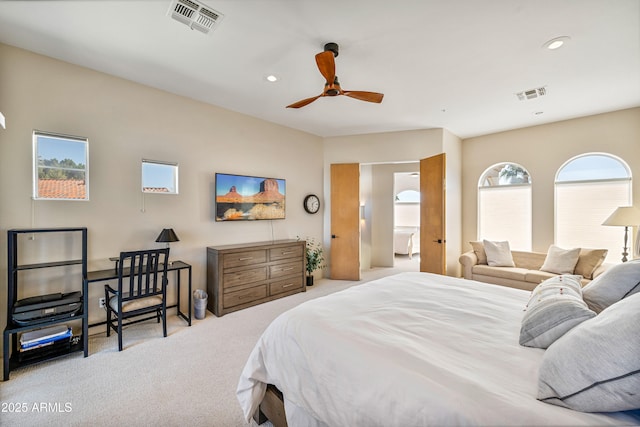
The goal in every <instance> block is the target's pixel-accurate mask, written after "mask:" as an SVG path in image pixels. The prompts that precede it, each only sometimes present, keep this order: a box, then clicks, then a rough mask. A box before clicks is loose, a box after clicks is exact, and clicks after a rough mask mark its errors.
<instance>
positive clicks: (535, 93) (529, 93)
mask: <svg viewBox="0 0 640 427" xmlns="http://www.w3.org/2000/svg"><path fill="white" fill-rule="evenodd" d="M546 94H547V89H546V88H544V87H539V88H536V89H529V90H525V91H522V92H518V93H516V96H517V97H518V99H519V100H520V101H526V100H528V99H535V98H539V97H541V96H544V95H546Z"/></svg>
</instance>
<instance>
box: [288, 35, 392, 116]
mask: <svg viewBox="0 0 640 427" xmlns="http://www.w3.org/2000/svg"><path fill="white" fill-rule="evenodd" d="M337 56H338V45H337V43H327V44H325V45H324V52H320V53H319V54H317V55H316V64H318V69H319V70H320V74H322V76H323V77H324V78H325V80H326V83H325V84H324V91H323V92H322V93H321V94H320V95H318V96H313V97H311V98H307V99H303V100H301V101H298V102H294V103H293V104H291V105H287V108H300V107H304V106H305V105H308V104H311V103H312V102H313V101H315V100H316V99H318V98H321V97H323V96H337V95H346V96H349V97H351V98H355V99H359V100H360V101H367V102H376V103H378V104H379V103H381V102H382V97H383V96H384V95H383V94H382V93H377V92H364V91H358V90H343V89H342V88H341V87H340V83H339V82H338V76H336V63H335V59H334V58H335V57H337Z"/></svg>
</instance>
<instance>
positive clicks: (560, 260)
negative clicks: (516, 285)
mask: <svg viewBox="0 0 640 427" xmlns="http://www.w3.org/2000/svg"><path fill="white" fill-rule="evenodd" d="M579 256H580V248H574V249H562V248H560V247H558V246H556V245H551V246H549V250H548V251H547V257H546V258H545V259H544V263H543V264H542V267H540V270H541V271H546V272H548V273H555V274H573V270H574V269H575V268H576V264H577V263H578V257H579Z"/></svg>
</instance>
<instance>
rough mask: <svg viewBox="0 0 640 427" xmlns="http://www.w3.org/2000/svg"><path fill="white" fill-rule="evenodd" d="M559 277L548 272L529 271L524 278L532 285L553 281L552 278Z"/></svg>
mask: <svg viewBox="0 0 640 427" xmlns="http://www.w3.org/2000/svg"><path fill="white" fill-rule="evenodd" d="M556 276H557V275H556V274H554V273H549V272H546V271H540V270H527V273H526V274H525V276H524V280H525V281H527V282H530V283H536V284H540V283H542V282H544V281H545V280H547V279H551V278H552V277H556Z"/></svg>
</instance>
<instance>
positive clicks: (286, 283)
mask: <svg viewBox="0 0 640 427" xmlns="http://www.w3.org/2000/svg"><path fill="white" fill-rule="evenodd" d="M300 288H302V280H301V278H300V277H293V278H291V279H289V280H279V281H277V282H272V283H270V284H269V295H275V294H281V293H283V292H289V291H292V290H294V289H300Z"/></svg>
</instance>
